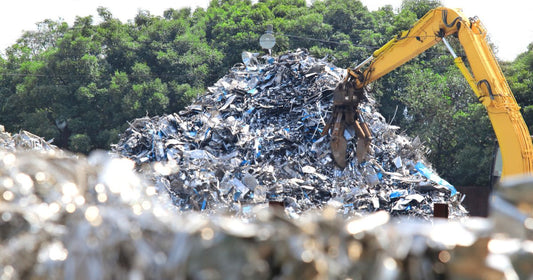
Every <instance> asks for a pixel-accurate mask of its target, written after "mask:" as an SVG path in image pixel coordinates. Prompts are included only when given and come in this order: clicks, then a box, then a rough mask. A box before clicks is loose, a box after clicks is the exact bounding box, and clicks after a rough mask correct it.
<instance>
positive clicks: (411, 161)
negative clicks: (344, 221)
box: [114, 49, 467, 219]
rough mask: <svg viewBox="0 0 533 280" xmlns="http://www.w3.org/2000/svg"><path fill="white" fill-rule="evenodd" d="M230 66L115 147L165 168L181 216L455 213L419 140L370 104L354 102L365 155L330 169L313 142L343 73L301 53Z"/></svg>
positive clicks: (454, 197) (460, 210)
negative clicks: (281, 211) (280, 209)
mask: <svg viewBox="0 0 533 280" xmlns="http://www.w3.org/2000/svg"><path fill="white" fill-rule="evenodd" d="M265 61H266V62H265V64H251V63H250V61H249V60H247V61H246V62H247V64H239V65H236V66H235V67H233V68H232V69H231V70H230V72H229V73H228V74H227V75H226V76H224V77H223V78H221V79H220V80H218V81H217V82H216V83H215V84H214V85H213V86H212V87H209V90H208V92H207V93H206V94H205V95H203V96H201V97H200V98H198V99H197V100H196V102H194V103H193V104H192V105H190V106H189V107H188V108H187V109H186V110H184V111H182V112H179V113H174V114H170V115H166V116H156V117H152V118H149V117H145V118H140V119H136V120H134V121H133V122H132V123H131V124H130V127H129V128H128V129H127V130H126V131H125V132H124V133H123V134H122V135H121V139H120V141H119V143H118V144H117V145H116V146H115V147H114V150H115V151H116V152H117V153H119V154H121V155H123V156H125V157H128V158H131V159H132V160H134V161H135V162H136V163H137V164H138V165H139V166H141V165H143V164H145V163H152V162H164V163H169V164H170V165H172V166H173V167H174V168H171V169H172V171H169V174H168V175H166V176H160V177H158V178H155V179H156V180H157V181H158V184H160V185H162V186H164V187H165V188H166V189H167V190H168V191H169V193H170V195H171V197H172V199H173V201H174V203H175V204H176V205H177V206H178V207H179V208H180V209H182V210H189V209H193V210H204V211H209V210H212V211H221V210H228V211H233V212H235V211H236V212H239V211H241V212H242V211H246V209H249V207H248V206H249V205H254V204H257V203H265V202H271V201H274V202H282V203H283V205H284V206H285V207H286V209H287V210H288V211H290V212H291V213H292V214H294V215H299V214H301V213H302V212H304V211H306V210H309V209H315V208H321V207H323V206H324V205H325V204H326V203H330V202H335V203H338V204H340V205H342V207H340V211H342V212H343V213H344V214H346V215H349V216H351V215H359V214H365V213H372V212H376V211H380V210H385V211H387V212H389V213H391V214H393V215H408V216H412V217H423V218H427V219H429V218H431V217H432V215H433V205H434V204H435V203H445V204H447V205H449V207H450V217H451V218H454V217H462V216H465V215H466V214H467V211H466V210H465V209H464V207H462V205H461V200H462V198H463V196H462V195H461V194H459V193H457V192H456V190H455V188H454V187H453V186H452V185H450V184H449V183H448V182H446V181H445V180H443V179H442V178H440V177H439V176H438V175H437V174H436V173H435V171H432V170H431V167H430V164H429V163H428V162H427V161H426V160H425V158H424V155H425V153H426V148H424V146H423V145H422V143H421V142H420V140H419V139H418V138H415V139H410V138H409V137H407V136H405V135H402V134H400V133H398V129H399V127H396V126H392V125H389V124H388V123H387V122H386V121H385V119H384V117H383V116H382V115H381V114H379V112H378V111H377V109H376V108H375V101H374V100H373V99H372V98H371V97H368V98H367V99H368V101H367V102H366V103H364V104H362V105H361V106H360V109H361V111H362V117H363V118H364V119H365V122H367V123H368V125H369V126H370V129H371V130H372V134H373V137H374V140H373V143H372V147H371V150H372V154H371V155H368V157H367V159H366V160H365V161H363V162H358V161H357V158H356V156H355V150H356V143H357V141H356V139H355V136H354V135H355V133H354V131H348V130H347V131H345V137H346V139H347V140H349V143H348V155H349V158H348V160H349V162H348V166H347V167H346V168H345V169H340V168H338V167H336V166H335V163H334V162H333V160H332V156H331V151H330V147H329V143H330V139H329V138H330V136H329V135H325V136H321V134H322V130H323V129H324V126H325V125H326V122H327V120H328V119H329V118H330V115H331V110H330V109H331V108H330V107H331V102H332V93H333V90H334V89H335V87H336V86H337V84H339V83H340V82H341V81H342V80H343V78H344V76H345V74H346V73H345V72H346V71H345V70H344V69H341V68H337V67H336V66H334V65H332V64H331V63H329V62H327V61H326V60H324V59H316V58H313V57H312V56H310V55H309V54H308V52H307V51H306V50H302V49H299V50H296V51H294V52H289V53H286V54H283V55H281V56H279V57H276V58H273V57H266V58H265Z"/></svg>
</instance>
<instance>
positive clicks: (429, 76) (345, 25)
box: [0, 0, 533, 185]
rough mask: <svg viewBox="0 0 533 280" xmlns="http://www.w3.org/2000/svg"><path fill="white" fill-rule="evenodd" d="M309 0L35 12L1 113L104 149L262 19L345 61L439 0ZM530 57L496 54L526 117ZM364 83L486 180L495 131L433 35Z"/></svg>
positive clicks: (36, 129)
mask: <svg viewBox="0 0 533 280" xmlns="http://www.w3.org/2000/svg"><path fill="white" fill-rule="evenodd" d="M311 2H312V4H306V1H305V0H260V1H258V2H257V3H255V2H254V3H253V4H252V2H251V1H250V0H247V1H242V0H213V1H211V3H210V5H209V7H208V8H207V9H202V8H197V9H196V10H191V9H190V8H184V9H179V10H177V9H172V8H169V9H168V10H166V11H165V12H164V14H163V15H162V16H156V15H152V14H150V13H149V12H148V11H139V12H138V14H137V15H135V17H134V19H133V20H131V21H128V22H126V23H123V22H121V21H120V20H118V19H116V18H114V17H113V15H112V14H111V13H110V11H109V10H107V9H106V8H103V7H101V8H99V9H98V14H99V18H98V19H97V20H95V19H93V18H92V17H91V16H89V17H78V18H77V19H76V21H75V22H74V24H73V25H72V26H69V25H68V24H67V23H65V22H62V21H53V20H44V21H42V22H41V23H39V24H38V25H37V28H36V30H35V31H29V32H26V33H25V34H24V35H23V36H22V37H21V38H20V39H19V40H18V41H17V43H16V44H14V45H13V46H11V47H9V48H8V49H7V50H6V51H5V54H4V56H3V57H2V58H1V59H0V73H1V75H0V123H1V124H3V125H4V126H5V127H6V129H7V130H9V131H17V130H20V129H25V130H29V131H31V132H33V133H35V134H37V135H40V136H43V137H45V138H47V139H52V138H53V139H54V144H56V145H58V146H60V147H62V148H66V149H70V150H72V151H76V152H82V153H87V152H89V151H91V150H93V149H108V148H109V145H110V144H112V143H116V142H117V140H118V137H119V133H121V132H123V131H124V130H125V128H126V127H127V126H128V121H130V120H132V119H134V118H137V117H142V116H145V115H149V116H154V115H162V114H167V113H172V112H177V111H179V110H181V109H183V108H184V107H185V106H186V105H187V104H189V103H190V101H191V100H192V99H193V98H194V97H196V96H197V95H199V94H202V93H203V92H204V91H205V88H206V87H207V86H209V85H211V84H213V83H214V82H215V81H216V80H217V79H218V78H220V77H222V76H223V75H225V74H226V73H227V71H228V69H229V68H230V67H231V66H233V65H234V64H235V63H238V62H240V59H241V53H242V51H252V52H262V50H261V49H260V47H259V45H258V41H259V37H260V36H261V35H262V34H264V33H265V31H266V28H267V25H272V26H273V29H274V32H275V36H276V41H277V44H276V46H275V47H274V49H273V52H275V53H280V52H284V51H286V50H290V49H296V48H308V49H309V50H310V51H311V53H312V54H313V55H315V56H316V57H326V56H327V57H329V58H330V59H332V60H333V62H334V63H335V64H336V65H337V66H340V67H348V66H350V65H353V63H354V62H360V61H362V60H363V59H364V58H366V57H368V56H369V55H370V53H371V52H372V50H374V49H376V48H378V47H379V46H381V45H383V44H384V43H385V42H387V41H388V40H389V39H390V38H391V37H392V36H393V35H395V34H397V33H398V32H399V31H400V30H404V29H408V28H409V27H410V26H411V25H412V24H413V23H414V22H415V21H416V20H417V19H418V18H420V17H421V16H422V15H424V14H425V13H426V12H427V11H428V10H429V9H431V8H433V7H437V6H439V5H440V3H439V1H435V0H404V2H403V5H402V7H401V9H400V10H399V11H394V10H393V9H392V7H391V6H386V7H384V8H381V9H379V10H377V11H373V12H370V11H368V9H367V8H366V7H365V6H364V5H363V4H362V3H361V2H359V1H357V0H321V1H318V0H317V1H310V3H311ZM452 43H454V44H455V45H456V47H457V48H458V49H460V46H459V45H458V44H457V43H456V42H452ZM532 69H533V50H532V47H530V48H529V51H528V52H527V53H524V54H522V55H521V56H520V57H519V58H518V59H517V60H516V61H515V62H513V63H509V64H505V65H504V70H505V71H506V72H508V73H509V81H510V84H511V86H512V88H513V90H514V91H515V92H516V93H519V94H518V95H517V100H518V101H519V102H521V104H524V105H523V107H524V116H525V117H526V122H528V123H529V124H533V105H530V104H533V102H532V100H531V99H532V98H533V97H532V96H533V95H532V94H529V93H531V91H532V88H533V87H532V81H533V78H532V74H531V73H532V71H531V70H532ZM373 91H374V94H375V96H376V98H378V99H379V101H380V103H381V105H382V107H381V111H382V114H383V115H384V116H385V117H386V118H388V119H389V120H390V122H391V123H393V124H397V125H400V126H401V127H402V128H403V129H405V131H406V132H407V133H408V134H410V135H412V136H415V135H418V137H420V138H421V139H422V140H423V141H424V142H425V143H426V145H427V146H428V147H429V148H430V149H431V154H430V160H431V161H432V162H433V164H434V166H435V167H436V168H437V170H438V171H439V172H440V173H441V175H443V177H445V178H447V179H449V180H450V181H452V182H454V183H456V184H461V185H467V184H478V185H481V184H486V183H487V179H488V173H489V170H490V161H491V153H492V148H493V145H494V133H493V132H492V130H491V126H490V123H489V121H488V118H487V116H486V113H485V111H484V109H483V107H482V106H481V105H480V104H479V103H477V102H476V101H475V99H474V98H473V95H472V93H471V91H470V89H469V87H468V85H467V83H466V82H465V81H464V79H463V78H462V76H461V75H460V73H459V71H458V70H456V69H455V67H454V66H453V62H452V59H451V58H450V56H449V55H448V54H447V51H446V50H445V49H444V47H443V46H435V47H433V48H432V49H431V50H430V51H428V52H426V53H424V54H422V55H420V56H419V57H418V58H416V59H414V60H412V61H410V62H409V63H408V64H407V65H405V66H404V67H401V68H399V69H397V70H395V71H394V72H393V73H391V74H389V75H387V76H385V77H384V78H382V79H381V80H379V81H378V82H376V83H374V88H373ZM530 129H531V128H530Z"/></svg>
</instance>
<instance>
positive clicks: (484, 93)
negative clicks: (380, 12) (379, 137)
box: [324, 7, 533, 179]
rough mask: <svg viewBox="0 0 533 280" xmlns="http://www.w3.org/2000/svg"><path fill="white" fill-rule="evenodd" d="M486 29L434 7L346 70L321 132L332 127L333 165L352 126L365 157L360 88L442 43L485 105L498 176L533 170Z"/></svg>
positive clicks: (340, 160) (367, 139)
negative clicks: (457, 47)
mask: <svg viewBox="0 0 533 280" xmlns="http://www.w3.org/2000/svg"><path fill="white" fill-rule="evenodd" d="M450 35H454V36H456V37H457V38H458V39H459V42H460V44H461V45H462V47H463V49H464V52H465V54H466V58H467V60H468V64H469V65H470V70H469V69H468V68H467V67H466V66H465V63H464V62H463V60H462V58H461V57H459V56H457V55H456V54H455V52H454V50H453V48H452V47H451V46H450V44H449V43H448V42H447V40H446V37H447V36H450ZM486 36H487V32H486V30H485V28H484V27H483V26H482V24H481V22H480V21H479V19H478V18H477V17H475V18H467V17H465V16H464V15H463V13H462V12H461V11H460V10H457V9H449V8H444V7H439V8H435V9H433V10H431V11H429V12H428V13H427V14H426V15H424V17H422V18H421V19H419V20H418V21H417V22H416V23H415V24H414V25H413V26H412V27H411V28H410V29H409V30H405V31H402V32H400V33H399V34H398V35H397V36H395V37H394V38H393V39H392V40H390V41H389V42H388V43H386V44H385V45H383V46H382V47H381V48H380V49H378V50H376V51H375V52H374V53H373V54H372V56H370V57H369V58H368V59H366V60H365V61H363V62H362V63H360V64H359V65H357V66H356V67H355V68H353V69H351V68H349V69H348V75H347V76H346V78H345V80H344V81H343V82H342V83H340V84H339V85H338V86H337V88H336V89H335V91H334V94H333V113H332V118H331V120H330V121H329V122H328V124H327V125H326V128H325V129H324V132H325V133H327V132H329V131H330V130H331V151H332V154H333V158H334V160H335V162H336V164H337V165H339V166H340V167H342V168H344V167H345V166H346V147H347V142H346V139H345V138H344V130H345V129H346V128H348V127H351V128H352V129H354V130H355V132H356V135H357V137H358V140H357V141H358V142H357V148H356V157H357V158H358V160H359V162H361V161H362V160H363V159H364V157H365V156H366V154H367V152H368V150H369V145H370V143H371V139H372V135H371V132H370V129H369V128H368V126H367V124H366V123H365V122H364V120H363V119H362V118H361V115H360V112H359V111H358V104H359V102H361V101H362V100H364V92H363V90H364V88H365V86H366V85H368V84H370V83H371V82H373V81H375V80H377V79H379V78H381V77H382V76H384V75H386V74H387V73H389V72H391V71H392V70H394V69H395V68H397V67H399V66H401V65H402V64H404V63H406V62H407V61H409V60H410V59H412V58H414V57H416V56H417V55H419V54H421V53H422V52H424V51H426V50H427V49H428V48H430V47H432V46H434V45H435V44H437V43H439V42H441V41H442V42H444V44H445V45H446V47H447V48H448V50H449V51H450V53H451V54H452V56H453V57H454V62H455V64H456V65H457V67H458V68H459V70H460V71H461V73H462V74H463V75H464V77H465V78H466V80H467V81H468V83H469V85H470V87H471V88H472V90H473V91H474V93H475V95H476V96H477V98H478V100H479V101H480V102H481V103H482V104H483V105H484V106H485V108H486V109H487V113H488V116H489V119H490V121H491V123H492V127H493V129H494V132H495V134H496V138H497V140H498V143H499V147H500V151H501V157H502V159H501V160H502V164H503V166H502V174H501V177H502V179H503V178H505V177H508V176H513V175H523V174H531V173H532V172H533V144H532V141H531V137H530V134H529V131H528V128H527V126H526V124H525V122H524V119H523V117H522V115H521V114H520V107H519V106H518V104H517V103H516V100H515V98H514V96H513V93H512V92H511V89H510V88H509V85H508V84H507V81H506V79H505V77H504V75H503V73H502V71H501V69H500V66H499V65H498V62H497V60H496V58H495V56H494V54H493V52H492V50H491V48H490V46H489V45H488V43H487V41H486Z"/></svg>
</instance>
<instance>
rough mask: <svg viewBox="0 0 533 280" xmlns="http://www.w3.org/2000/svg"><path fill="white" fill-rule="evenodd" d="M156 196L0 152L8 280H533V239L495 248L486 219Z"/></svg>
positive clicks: (0, 251)
mask: <svg viewBox="0 0 533 280" xmlns="http://www.w3.org/2000/svg"><path fill="white" fill-rule="evenodd" d="M157 169H158V170H160V171H161V172H166V171H165V170H164V169H165V168H163V167H161V166H160V167H158V168H157ZM158 175H161V174H158ZM160 191H163V192H166V190H164V189H163V190H158V188H157V186H156V185H154V184H152V183H150V181H149V180H145V179H144V178H142V177H140V174H139V173H137V172H136V171H135V169H134V162H132V161H130V160H128V159H124V158H117V157H116V155H111V154H109V153H105V152H95V153H92V154H91V155H90V156H89V157H88V158H85V157H82V156H80V157H73V156H69V155H67V154H66V153H59V152H54V151H51V152H47V153H42V152H40V151H15V152H11V151H6V150H0V279H14V280H17V279H80V280H99V279H528V277H531V276H532V270H531V260H532V259H533V243H532V241H531V239H529V240H527V239H521V240H519V239H509V238H502V236H501V235H500V236H499V237H496V238H494V237H492V236H491V235H490V225H491V222H490V221H489V220H485V219H479V220H478V219H468V218H466V219H462V221H461V222H459V221H449V220H446V219H438V218H436V219H434V220H433V221H432V222H427V221H424V220H421V219H416V220H415V219H410V220H407V221H406V220H400V218H399V217H391V215H390V214H389V213H388V212H386V211H378V212H375V213H371V214H368V215H366V216H364V217H351V218H348V219H346V218H345V217H344V216H343V215H341V214H339V213H338V210H336V207H339V205H337V204H335V203H328V204H327V205H326V206H325V207H323V209H321V210H320V211H307V212H305V213H304V214H302V215H301V216H300V217H299V218H298V219H294V218H292V217H289V216H287V215H286V214H285V212H283V211H282V210H283V209H282V208H275V207H274V208H272V207H269V206H268V204H267V203H263V204H257V205H255V206H254V207H252V209H251V210H250V211H251V212H253V213H254V217H255V219H250V220H245V219H242V218H239V217H236V216H235V215H227V214H225V213H212V214H206V213H205V212H203V213H202V212H199V211H186V212H183V211H179V209H177V208H176V207H175V206H174V205H173V204H172V202H171V201H170V200H169V199H168V197H169V196H168V195H160V194H159V192H160ZM522 228H523V225H522Z"/></svg>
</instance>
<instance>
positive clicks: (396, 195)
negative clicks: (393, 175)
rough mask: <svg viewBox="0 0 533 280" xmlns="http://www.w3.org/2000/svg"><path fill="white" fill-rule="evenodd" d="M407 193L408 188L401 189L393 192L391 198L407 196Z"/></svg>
mask: <svg viewBox="0 0 533 280" xmlns="http://www.w3.org/2000/svg"><path fill="white" fill-rule="evenodd" d="M405 195H407V191H406V190H399V191H394V192H391V194H390V195H389V197H390V198H398V197H402V196H405Z"/></svg>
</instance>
